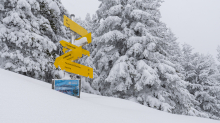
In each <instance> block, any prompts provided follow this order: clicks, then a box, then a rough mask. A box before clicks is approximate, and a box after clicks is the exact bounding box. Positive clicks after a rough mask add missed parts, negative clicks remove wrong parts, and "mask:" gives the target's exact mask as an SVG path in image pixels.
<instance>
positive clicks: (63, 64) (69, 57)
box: [54, 15, 93, 78]
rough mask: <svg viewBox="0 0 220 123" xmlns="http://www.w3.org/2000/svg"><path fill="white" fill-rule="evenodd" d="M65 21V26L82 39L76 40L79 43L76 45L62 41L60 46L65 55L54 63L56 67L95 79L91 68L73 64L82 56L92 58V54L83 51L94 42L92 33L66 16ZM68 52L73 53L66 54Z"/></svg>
mask: <svg viewBox="0 0 220 123" xmlns="http://www.w3.org/2000/svg"><path fill="white" fill-rule="evenodd" d="M63 19H64V21H63V24H64V25H65V26H66V27H68V28H70V29H71V30H72V31H74V32H76V33H78V34H79V35H81V36H82V37H80V38H78V39H76V41H78V42H75V43H74V44H71V43H69V42H66V41H64V40H62V41H60V44H61V45H62V46H63V52H64V53H65V54H64V55H62V56H60V57H58V58H56V60H55V62H54V65H55V67H56V68H57V67H58V66H60V68H61V69H62V70H65V71H67V72H70V73H74V74H78V75H81V76H85V77H89V78H93V69H92V68H91V67H87V66H84V65H81V64H78V63H75V62H72V61H74V60H77V59H79V58H81V57H82V54H84V55H87V56H90V52H89V51H88V50H85V49H83V48H82V46H83V45H85V44H86V43H88V44H89V43H91V42H92V33H88V32H87V30H86V29H84V28H83V27H81V26H80V25H78V24H77V23H76V22H74V21H72V20H71V19H70V18H68V17H67V16H65V15H64V18H63ZM85 37H86V38H85ZM76 45H77V46H76ZM67 50H71V51H69V52H67V53H66V51H67Z"/></svg>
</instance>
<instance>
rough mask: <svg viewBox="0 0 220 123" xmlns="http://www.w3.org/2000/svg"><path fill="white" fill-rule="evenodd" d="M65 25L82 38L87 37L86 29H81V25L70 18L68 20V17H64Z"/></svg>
mask: <svg viewBox="0 0 220 123" xmlns="http://www.w3.org/2000/svg"><path fill="white" fill-rule="evenodd" d="M63 19H64V21H63V24H64V26H66V27H68V28H70V29H71V30H72V31H74V32H76V33H78V34H79V35H81V36H84V35H87V34H88V32H87V30H86V29H84V28H83V27H81V26H80V25H79V24H77V23H76V22H74V21H72V20H71V19H70V18H68V17H67V16H66V15H64V16H63Z"/></svg>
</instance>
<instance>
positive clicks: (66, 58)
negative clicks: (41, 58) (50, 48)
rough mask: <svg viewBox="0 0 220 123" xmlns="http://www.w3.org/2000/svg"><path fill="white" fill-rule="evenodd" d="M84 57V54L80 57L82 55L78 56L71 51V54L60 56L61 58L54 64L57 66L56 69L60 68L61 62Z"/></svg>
mask: <svg viewBox="0 0 220 123" xmlns="http://www.w3.org/2000/svg"><path fill="white" fill-rule="evenodd" d="M81 57H82V54H81V56H80V54H77V53H75V52H73V51H70V52H68V53H66V54H64V55H62V56H60V57H58V58H56V60H55V62H54V65H55V67H56V68H57V67H58V65H60V63H59V62H60V60H63V59H64V60H71V61H72V60H76V59H79V58H81Z"/></svg>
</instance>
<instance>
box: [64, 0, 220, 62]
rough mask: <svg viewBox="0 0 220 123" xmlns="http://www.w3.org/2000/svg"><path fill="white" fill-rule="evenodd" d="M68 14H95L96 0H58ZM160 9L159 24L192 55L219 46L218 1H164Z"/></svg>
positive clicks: (211, 50) (219, 13) (219, 10)
mask: <svg viewBox="0 0 220 123" xmlns="http://www.w3.org/2000/svg"><path fill="white" fill-rule="evenodd" d="M61 1H62V3H63V5H64V6H65V7H66V8H67V10H68V11H69V13H71V14H72V13H73V14H75V15H76V17H81V18H82V19H84V18H85V16H86V14H87V13H90V14H91V15H92V14H94V13H95V12H96V10H97V9H98V6H99V4H100V2H99V1H98V0H71V1H70V0H61ZM164 1H165V2H164V3H162V6H161V7H160V10H161V14H162V21H163V22H164V23H166V24H167V26H168V27H169V28H171V30H172V31H173V33H174V34H175V35H176V37H177V38H178V40H177V42H180V44H183V43H184V42H185V43H187V44H190V45H191V46H192V47H193V48H194V51H195V52H200V53H204V54H207V53H209V54H212V55H213V56H214V58H216V55H217V51H216V48H217V46H218V45H220V0H164Z"/></svg>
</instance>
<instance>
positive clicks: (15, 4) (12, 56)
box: [0, 0, 69, 82]
mask: <svg viewBox="0 0 220 123" xmlns="http://www.w3.org/2000/svg"><path fill="white" fill-rule="evenodd" d="M4 5H5V10H6V16H5V18H3V20H1V22H0V28H1V30H0V57H1V60H2V61H3V64H1V67H2V68H4V69H7V70H10V71H14V72H17V73H20V74H24V75H27V76H30V77H34V78H37V79H41V80H44V81H48V82H49V81H51V79H52V78H59V77H60V74H59V71H58V70H55V67H54V65H53V62H54V60H55V58H56V57H57V56H58V54H59V49H60V48H59V46H60V44H59V41H60V40H63V39H66V40H68V39H69V36H68V33H69V32H68V30H67V28H65V27H64V26H63V15H64V14H65V15H68V13H67V11H66V10H65V9H64V7H63V6H62V4H61V2H60V0H5V4H4Z"/></svg>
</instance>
